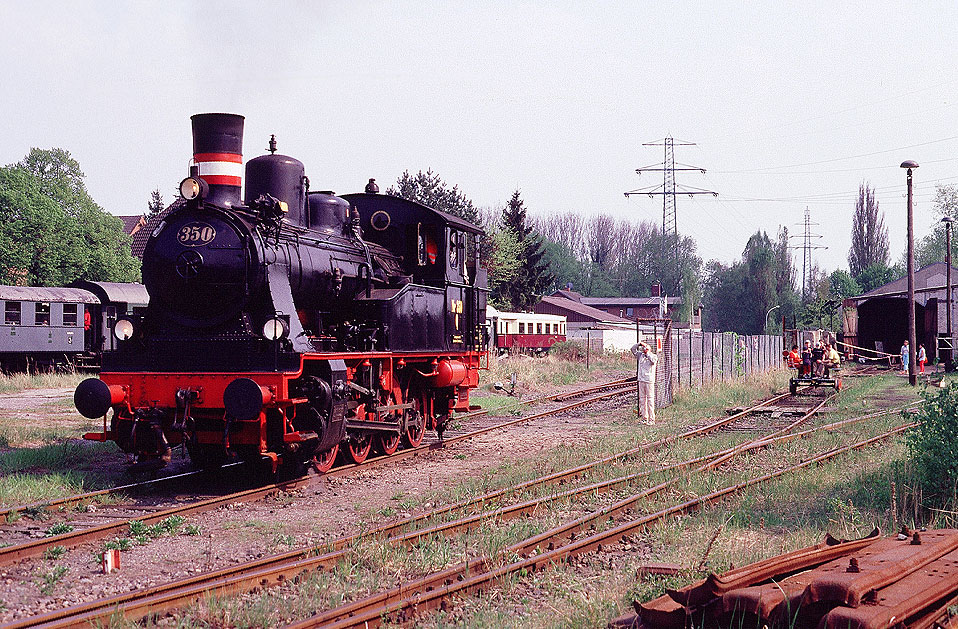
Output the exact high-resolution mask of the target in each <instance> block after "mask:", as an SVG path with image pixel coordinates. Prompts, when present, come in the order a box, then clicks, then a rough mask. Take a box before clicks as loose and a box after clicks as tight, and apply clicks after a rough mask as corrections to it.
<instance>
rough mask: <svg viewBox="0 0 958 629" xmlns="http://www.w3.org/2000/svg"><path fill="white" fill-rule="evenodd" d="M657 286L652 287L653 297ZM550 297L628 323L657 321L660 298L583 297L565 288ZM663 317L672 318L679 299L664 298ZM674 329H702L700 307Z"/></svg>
mask: <svg viewBox="0 0 958 629" xmlns="http://www.w3.org/2000/svg"><path fill="white" fill-rule="evenodd" d="M657 288H658V287H657V286H653V287H652V291H653V295H654V294H655V292H656V289H657ZM552 297H562V298H564V299H569V300H571V301H576V302H578V303H580V304H582V305H585V306H589V307H590V308H595V309H597V310H601V311H603V312H605V313H606V314H609V315H613V316H615V317H618V318H620V319H627V320H629V321H633V322H634V321H639V320H640V319H658V318H659V307H660V304H659V302H660V301H661V298H660V297H658V296H654V297H585V296H584V295H582V294H580V293H577V292H575V291H574V290H572V289H570V288H567V289H564V290H557V291H556V292H554V293H552ZM665 301H666V305H665V316H666V317H668V318H674V315H675V313H676V310H677V309H678V308H679V307H680V306H681V305H682V304H683V303H684V302H683V301H682V298H681V297H666V298H665ZM674 325H675V327H679V328H689V327H691V329H693V330H701V329H702V307H701V306H698V307H696V308H695V311H694V312H693V315H692V321H691V322H678V321H677V322H676V323H675V324H674Z"/></svg>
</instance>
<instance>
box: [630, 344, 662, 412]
mask: <svg viewBox="0 0 958 629" xmlns="http://www.w3.org/2000/svg"><path fill="white" fill-rule="evenodd" d="M632 355H633V356H635V360H636V362H637V369H636V378H637V379H638V381H639V386H638V389H639V415H640V416H641V417H642V421H643V422H644V423H646V424H648V425H650V426H652V425H653V424H655V361H656V360H658V356H657V355H656V354H655V352H653V351H652V349H651V348H650V347H649V346H648V345H646V344H645V343H644V342H643V341H639V342H638V343H636V344H635V345H633V346H632Z"/></svg>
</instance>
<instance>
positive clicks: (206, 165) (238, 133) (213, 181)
mask: <svg viewBox="0 0 958 629" xmlns="http://www.w3.org/2000/svg"><path fill="white" fill-rule="evenodd" d="M190 120H191V121H192V122H193V160H194V161H195V162H196V166H197V170H198V174H199V176H200V177H202V178H203V179H204V180H205V181H206V183H207V184H208V185H209V187H210V191H209V195H208V196H207V200H208V201H209V202H210V203H214V204H216V205H223V206H232V205H240V204H241V203H242V200H241V195H240V190H241V187H242V185H243V121H244V118H243V116H239V115H237V114H196V115H195V116H192V117H191V118H190Z"/></svg>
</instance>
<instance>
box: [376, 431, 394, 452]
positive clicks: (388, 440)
mask: <svg viewBox="0 0 958 629" xmlns="http://www.w3.org/2000/svg"><path fill="white" fill-rule="evenodd" d="M398 448H399V433H398V432H397V433H395V434H390V435H389V436H380V437H376V450H378V451H379V452H382V453H383V454H392V453H394V452H395V451H396V450H397V449H398Z"/></svg>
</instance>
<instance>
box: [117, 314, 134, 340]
mask: <svg viewBox="0 0 958 629" xmlns="http://www.w3.org/2000/svg"><path fill="white" fill-rule="evenodd" d="M113 335H114V336H116V338H118V339H119V340H121V341H126V340H128V339H130V338H132V337H133V322H132V321H130V320H129V319H120V320H118V321H117V322H116V324H114V326H113Z"/></svg>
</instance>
